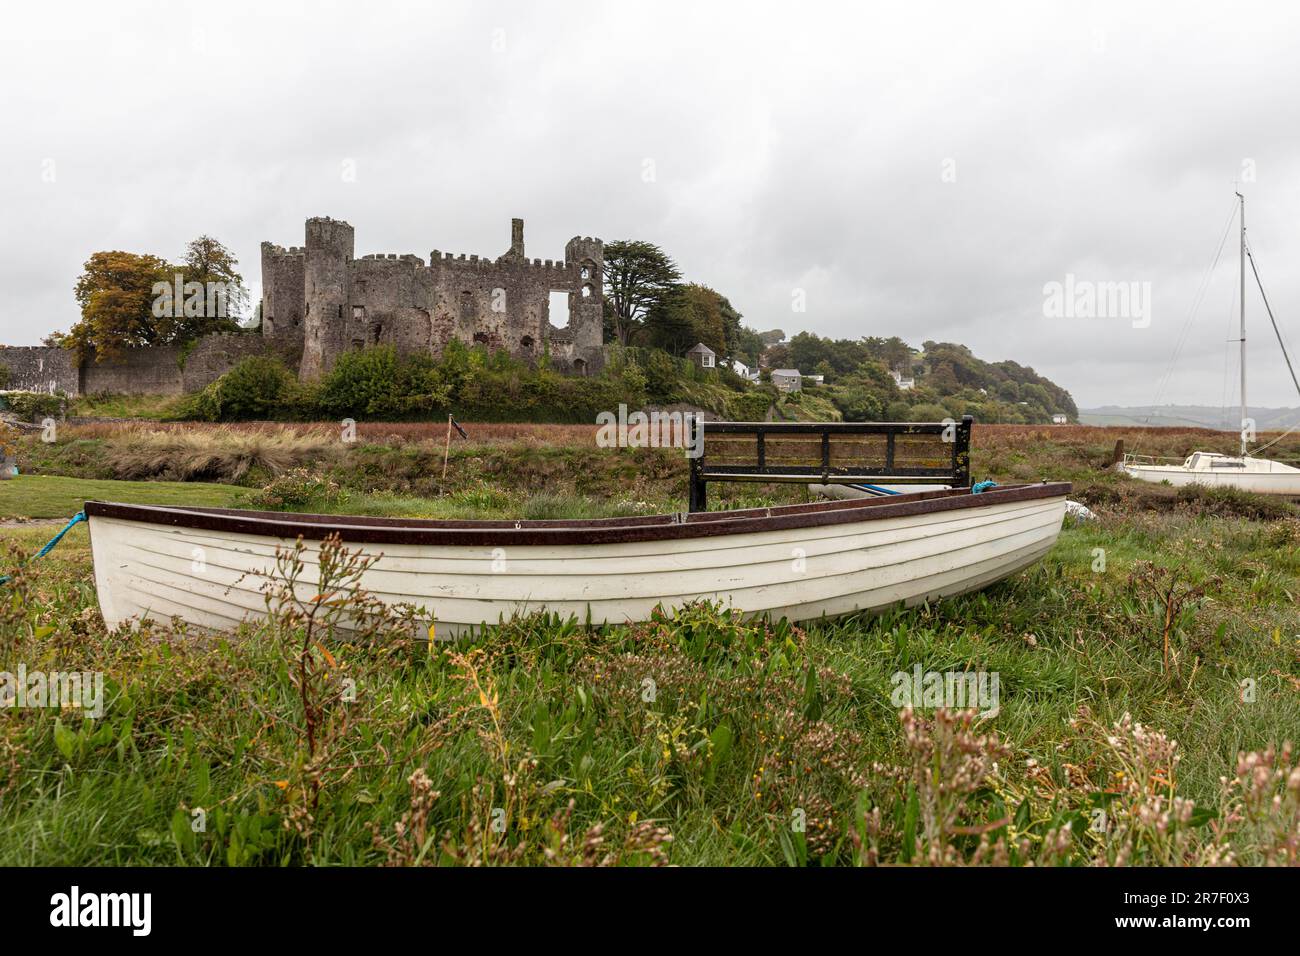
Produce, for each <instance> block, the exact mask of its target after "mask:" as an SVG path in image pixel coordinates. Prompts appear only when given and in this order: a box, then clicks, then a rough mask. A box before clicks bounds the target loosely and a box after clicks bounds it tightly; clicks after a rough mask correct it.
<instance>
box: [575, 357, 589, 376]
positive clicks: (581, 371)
mask: <svg viewBox="0 0 1300 956" xmlns="http://www.w3.org/2000/svg"><path fill="white" fill-rule="evenodd" d="M573 371H574V372H576V373H577V374H578V375H586V374H587V360H586V359H580V358H578V359H574V360H573Z"/></svg>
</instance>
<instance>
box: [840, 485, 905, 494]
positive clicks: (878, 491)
mask: <svg viewBox="0 0 1300 956" xmlns="http://www.w3.org/2000/svg"><path fill="white" fill-rule="evenodd" d="M849 487H850V488H856V489H857V490H858V491H870V492H872V493H873V494H876V495H901V494H902V492H901V491H895V490H894V489H892V488H882V487H881V486H880V485H849Z"/></svg>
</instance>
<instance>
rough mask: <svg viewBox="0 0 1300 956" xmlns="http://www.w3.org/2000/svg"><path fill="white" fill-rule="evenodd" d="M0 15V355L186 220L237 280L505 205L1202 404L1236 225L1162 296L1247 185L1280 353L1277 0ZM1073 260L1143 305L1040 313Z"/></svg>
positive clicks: (797, 319)
mask: <svg viewBox="0 0 1300 956" xmlns="http://www.w3.org/2000/svg"><path fill="white" fill-rule="evenodd" d="M6 17H7V23H6V34H7V36H6V42H5V55H4V56H3V57H0V83H2V88H3V90H4V93H3V94H0V129H3V135H4V139H5V148H4V149H3V150H0V210H3V216H4V228H3V230H2V231H0V288H2V289H3V291H4V308H3V310H0V341H3V342H7V343H8V344H14V345H24V344H35V343H37V342H38V341H39V340H40V338H41V337H42V336H44V335H45V334H46V333H48V332H49V331H51V330H53V329H66V328H68V326H69V325H71V323H72V322H73V321H75V319H76V305H75V302H74V300H73V298H72V287H73V284H74V282H75V280H76V277H77V274H78V273H79V271H80V267H81V264H82V263H83V262H84V261H85V259H86V257H87V256H88V255H89V254H90V253H92V252H94V251H96V250H100V249H126V250H131V251H136V252H150V253H155V254H158V255H163V256H168V257H178V256H179V255H180V253H181V251H182V249H183V247H184V245H185V242H186V241H187V240H189V239H191V238H193V237H194V236H196V235H198V234H200V233H210V234H212V235H215V236H216V237H218V238H219V239H221V240H222V241H223V242H225V243H226V244H227V245H229V246H230V247H231V248H232V249H234V251H235V252H236V254H237V255H238V256H239V258H240V260H241V263H242V266H243V269H244V274H245V277H246V279H247V280H248V281H249V285H250V286H251V287H253V288H254V289H255V290H256V289H257V285H258V279H259V276H258V252H257V250H258V243H259V242H260V241H261V240H262V239H271V240H273V241H276V242H279V243H282V244H286V245H289V244H293V245H300V244H301V243H302V229H303V220H304V219H305V218H306V217H308V216H312V215H330V216H334V217H336V218H343V219H347V220H348V221H350V222H351V223H352V224H353V225H354V226H355V227H356V230H357V254H358V255H360V254H364V253H368V252H415V253H417V254H419V255H422V256H427V255H428V253H429V250H430V249H433V248H437V249H441V250H444V251H450V252H466V253H477V254H480V255H492V256H495V255H497V254H499V253H501V252H503V251H505V249H506V248H507V247H508V245H509V239H510V235H509V220H510V217H511V216H522V217H523V218H524V219H525V220H526V222H527V227H526V239H527V247H528V253H529V255H530V256H537V257H542V258H557V259H558V258H561V257H562V256H563V246H564V242H565V241H566V240H567V239H568V238H569V237H571V236H573V235H575V234H582V235H596V236H600V237H602V238H604V239H605V240H607V241H608V240H613V239H623V238H639V239H646V240H650V241H652V242H655V243H658V244H659V245H661V246H662V247H663V248H664V249H665V250H667V251H668V252H669V253H670V254H671V255H672V256H674V257H675V258H676V259H677V261H678V262H679V264H680V265H681V266H682V268H683V270H684V272H685V273H686V275H687V276H688V277H689V278H691V279H693V280H695V281H698V282H702V283H706V284H708V285H710V286H713V287H714V288H716V289H718V290H719V291H721V292H722V293H724V294H725V295H727V296H728V297H729V298H730V299H731V301H732V302H733V303H734V304H735V305H736V306H737V308H739V309H740V311H741V312H743V313H744V315H745V317H746V322H747V323H748V324H749V325H751V326H752V327H754V328H756V329H759V330H763V329H769V328H781V329H784V330H785V331H786V332H787V333H791V334H792V333H794V332H796V331H799V330H801V329H810V330H812V331H815V332H818V333H820V334H822V335H831V336H836V337H857V336H864V335H884V336H887V335H900V336H902V337H904V338H905V339H907V340H908V341H910V342H911V343H913V344H914V345H919V344H920V343H921V342H923V341H925V340H927V339H935V340H945V341H956V342H962V343H965V344H967V345H969V346H970V347H971V348H972V349H973V350H974V351H975V353H976V354H977V355H979V356H981V357H983V358H987V359H992V360H997V359H1004V358H1009V359H1014V360H1016V361H1018V362H1020V363H1022V364H1025V365H1030V366H1033V367H1034V368H1035V369H1037V370H1038V371H1039V372H1041V373H1043V374H1046V375H1048V376H1050V377H1051V378H1052V379H1054V380H1055V381H1057V382H1059V383H1060V384H1062V385H1064V386H1065V387H1067V388H1069V389H1070V390H1071V391H1072V392H1073V394H1074V396H1075V398H1076V399H1077V400H1078V402H1079V404H1080V405H1097V404H1103V403H1117V404H1140V403H1149V402H1151V401H1153V400H1154V399H1156V398H1157V397H1159V398H1161V399H1162V400H1165V401H1177V402H1195V403H1199V404H1209V405H1216V406H1217V405H1220V404H1223V396H1224V393H1225V390H1226V391H1227V393H1228V394H1229V396H1230V397H1229V400H1228V401H1229V403H1230V404H1231V403H1232V402H1233V399H1232V398H1231V395H1232V394H1233V393H1234V391H1235V388H1236V385H1235V372H1229V377H1228V378H1227V379H1226V380H1225V354H1226V353H1227V351H1228V349H1229V345H1228V343H1227V339H1228V338H1229V337H1230V336H1231V335H1235V333H1232V332H1230V329H1231V326H1232V323H1233V322H1235V314H1234V313H1233V311H1232V310H1233V301H1234V298H1235V284H1236V238H1235V235H1233V236H1230V237H1229V239H1228V242H1227V245H1226V246H1225V247H1224V249H1223V259H1222V262H1221V267H1220V268H1219V269H1218V270H1217V272H1216V273H1215V274H1214V276H1213V280H1212V282H1211V284H1210V286H1209V289H1208V292H1207V293H1206V295H1205V296H1204V300H1203V303H1202V305H1201V306H1200V308H1199V309H1198V310H1197V311H1196V314H1195V319H1194V321H1193V322H1192V323H1191V324H1190V325H1188V317H1189V314H1190V313H1191V310H1192V307H1193V303H1194V301H1195V300H1196V298H1197V289H1198V288H1199V287H1200V285H1201V283H1202V279H1203V277H1204V276H1205V275H1206V272H1207V268H1208V267H1209V265H1210V263H1211V261H1212V260H1213V258H1214V255H1215V252H1216V250H1217V249H1218V247H1219V242H1220V239H1221V238H1222V237H1223V235H1224V227H1225V225H1226V224H1227V222H1228V216H1229V214H1230V213H1231V210H1232V203H1233V201H1234V200H1233V192H1234V189H1235V188H1237V187H1238V185H1241V187H1242V188H1243V189H1244V191H1245V193H1246V195H1247V225H1248V226H1249V230H1250V232H1249V234H1250V236H1251V237H1252V242H1253V246H1254V248H1255V250H1256V251H1257V253H1258V256H1259V264H1260V267H1261V271H1262V273H1263V276H1264V280H1265V283H1266V286H1267V288H1268V291H1269V295H1270V299H1271V300H1272V302H1273V305H1274V309H1275V311H1276V312H1277V313H1278V315H1279V319H1280V320H1281V322H1282V324H1283V328H1284V331H1288V332H1289V333H1290V338H1291V340H1293V341H1295V342H1296V344H1297V346H1300V273H1297V270H1296V269H1295V268H1294V263H1296V262H1297V261H1300V123H1298V122H1297V118H1298V117H1297V112H1298V110H1300V100H1298V99H1297V97H1296V91H1297V89H1300V56H1297V52H1298V51H1300V8H1297V6H1296V5H1295V4H1288V3H1280V2H1279V3H1259V4H1253V5H1251V6H1249V7H1241V6H1240V5H1238V6H1232V5H1225V4H1221V3H1217V4H1213V5H1210V4H1206V5H1199V4H1178V5H1171V4H1167V3H1165V4H1154V5H1151V6H1145V5H1142V4H1134V3H1132V2H1125V3H1116V4H1105V3H1089V4H1081V3H1068V4H1067V3H1060V4H1046V3H1024V4H1016V5H1007V6H999V5H994V4H990V3H988V2H981V3H978V4H972V3H951V4H935V5H928V4H920V3H906V4H900V3H853V4H836V5H822V4H818V3H813V2H803V3H799V4H790V3H778V4H772V5H770V6H767V5H764V4H761V3H755V2H746V3H744V4H723V3H711V2H701V0H693V2H688V3H681V4H678V3H673V2H667V0H659V2H655V3H631V2H618V3H604V4H576V5H575V4H572V3H564V4H559V3H525V2H517V3H481V2H480V3H465V4H460V3H414V2H412V3H393V4H386V3H379V2H373V0H367V2H358V0H351V2H346V3H340V4H321V3H317V2H310V3H308V2H300V3H295V2H285V0H268V2H263V3H257V4H248V5H244V4H240V3H231V2H223V3H220V4H217V3H206V4H183V3H131V2H123V0H114V2H112V3H95V4H90V3H86V4H68V3H59V2H48V3H44V4H25V5H21V6H19V7H15V8H13V9H10V10H8V11H7V13H6ZM1067 275H1073V276H1074V277H1075V282H1076V286H1077V285H1078V284H1081V283H1103V282H1133V283H1139V286H1137V289H1138V290H1139V293H1140V292H1141V290H1142V289H1144V288H1149V289H1150V308H1149V314H1137V315H1133V314H1130V315H1121V316H1110V317H1107V316H1085V315H1078V314H1075V315H1073V316H1068V315H1067V316H1059V317H1057V316H1049V315H1045V308H1044V304H1045V295H1044V287H1045V286H1046V285H1047V284H1048V283H1051V282H1064V281H1065V279H1066V276H1067ZM1142 283H1149V286H1143V285H1141V284H1142ZM1137 301H1138V302H1139V303H1140V302H1141V298H1140V297H1139V299H1138V300H1137ZM800 302H803V303H804V311H796V309H797V306H798V304H799V303H800ZM1139 307H1140V306H1139ZM1133 309H1134V307H1133V306H1130V312H1132V311H1133ZM1076 311H1077V310H1076ZM1148 317H1149V320H1150V321H1149V323H1148V322H1147V321H1146V318H1148ZM1247 318H1248V321H1249V322H1250V325H1251V327H1250V331H1249V333H1248V337H1249V338H1250V341H1251V354H1252V358H1251V369H1250V384H1251V399H1252V404H1256V403H1258V404H1269V405H1284V404H1285V405H1296V404H1297V403H1298V401H1300V400H1298V399H1297V397H1296V395H1295V392H1294V390H1293V388H1292V386H1291V385H1290V382H1289V380H1288V379H1287V378H1286V373H1285V369H1284V367H1283V365H1282V364H1281V360H1280V358H1279V357H1278V350H1277V348H1276V346H1275V344H1274V342H1273V339H1272V332H1271V330H1270V329H1269V327H1268V325H1267V319H1266V317H1265V315H1264V313H1263V310H1262V307H1261V306H1260V305H1259V299H1258V296H1257V295H1255V296H1253V297H1252V298H1250V299H1248V303H1247ZM1185 328H1186V329H1187V330H1188V331H1187V338H1186V343H1185V346H1184V347H1183V349H1182V351H1181V355H1180V357H1179V360H1178V362H1177V364H1176V366H1175V372H1174V374H1173V376H1172V377H1171V378H1170V380H1169V382H1168V385H1167V386H1166V387H1164V388H1163V389H1159V388H1158V383H1159V382H1160V381H1161V380H1162V379H1163V377H1164V375H1165V372H1166V369H1167V368H1168V367H1169V365H1170V358H1171V355H1172V354H1173V352H1174V350H1175V346H1176V344H1177V343H1178V341H1179V340H1180V338H1181V336H1182V334H1183V330H1184V329H1185Z"/></svg>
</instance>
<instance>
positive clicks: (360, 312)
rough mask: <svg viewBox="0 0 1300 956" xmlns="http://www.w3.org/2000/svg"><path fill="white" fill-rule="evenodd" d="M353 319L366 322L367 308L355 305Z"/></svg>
mask: <svg viewBox="0 0 1300 956" xmlns="http://www.w3.org/2000/svg"><path fill="white" fill-rule="evenodd" d="M352 318H354V319H356V320H357V321H358V322H364V321H366V307H365V306H364V305H354V306H353V307H352Z"/></svg>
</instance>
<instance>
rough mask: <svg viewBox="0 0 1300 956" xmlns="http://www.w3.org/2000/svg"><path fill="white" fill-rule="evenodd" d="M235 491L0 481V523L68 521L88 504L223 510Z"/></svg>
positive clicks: (51, 479)
mask: <svg viewBox="0 0 1300 956" xmlns="http://www.w3.org/2000/svg"><path fill="white" fill-rule="evenodd" d="M238 494H239V489H238V488H233V487H231V486H230V485H214V484H202V483H199V482H181V481H148V482H145V481H112V480H104V479H86V478H68V477H65V476H60V475H19V476H18V477H16V478H13V479H10V480H9V481H0V520H6V519H14V518H71V517H72V516H73V515H74V514H76V513H77V512H78V511H80V510H81V508H82V505H84V504H85V503H86V502H87V501H125V502H129V503H131V504H152V505H179V504H190V505H205V506H209V507H224V506H227V505H229V504H230V503H231V501H232V500H233V499H234V498H235V496H236V495H238Z"/></svg>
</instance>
